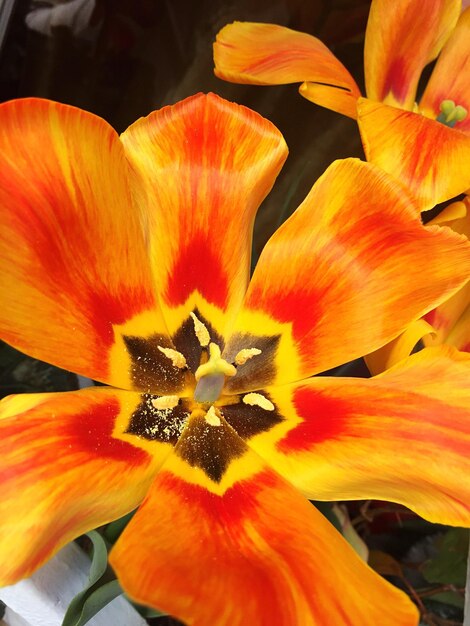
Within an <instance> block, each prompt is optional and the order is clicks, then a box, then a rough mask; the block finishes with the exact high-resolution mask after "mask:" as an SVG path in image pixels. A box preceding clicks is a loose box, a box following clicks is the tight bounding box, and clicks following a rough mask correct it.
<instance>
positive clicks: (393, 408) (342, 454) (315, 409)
mask: <svg viewBox="0 0 470 626" xmlns="http://www.w3.org/2000/svg"><path fill="white" fill-rule="evenodd" d="M469 377H470V355H468V354H464V353H459V352H457V351H456V350H454V349H452V348H448V347H441V348H427V349H425V350H423V351H422V352H419V353H418V354H414V355H412V356H411V357H409V358H408V359H406V360H405V361H402V362H401V363H400V364H398V365H397V366H395V367H394V368H392V369H391V370H388V371H387V372H384V373H383V374H381V375H380V376H377V377H375V378H371V379H353V378H343V379H341V378H328V377H317V378H313V379H310V380H308V381H303V382H301V383H298V384H297V385H288V386H287V385H286V386H284V387H278V388H268V389H267V392H268V393H269V395H270V398H271V400H272V402H273V403H274V405H275V406H276V410H277V411H278V413H279V414H281V415H283V416H284V418H285V421H284V422H280V423H279V425H278V426H276V427H274V428H272V429H271V430H270V431H269V432H267V433H260V434H258V435H256V436H255V437H253V438H252V439H250V441H249V443H250V446H251V447H253V448H254V449H255V450H256V451H257V452H258V454H260V455H261V456H263V457H264V458H265V459H266V460H267V461H269V462H270V463H271V464H272V465H273V467H274V468H275V469H277V471H279V472H281V473H282V474H283V475H284V476H285V477H286V478H288V479H289V480H291V481H292V482H293V483H294V484H295V485H296V486H297V487H298V488H299V489H301V490H302V491H303V492H304V493H305V494H306V495H307V496H308V497H310V498H313V499H316V500H335V499H338V500H357V499H370V498H372V499H379V500H389V501H392V502H398V503H401V504H404V505H405V506H407V507H409V508H410V509H412V510H413V511H416V512H417V513H418V514H419V515H421V516H423V517H424V518H426V519H428V520H430V521H431V522H437V523H442V524H451V525H457V526H468V525H470V485H469V483H468V481H466V480H458V479H456V477H458V476H468V473H469V471H470V411H469V408H470V389H469V386H468V380H469Z"/></svg>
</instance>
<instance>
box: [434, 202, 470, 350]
mask: <svg viewBox="0 0 470 626" xmlns="http://www.w3.org/2000/svg"><path fill="white" fill-rule="evenodd" d="M462 204H463V205H464V206H465V207H466V209H467V211H466V215H465V216H464V217H461V218H457V219H454V220H451V221H448V222H446V225H448V226H450V228H452V230H454V231H455V232H457V233H462V234H464V235H466V236H467V237H469V236H470V197H469V196H467V197H466V198H465V199H464V202H463V203H462ZM437 219H438V218H437ZM426 320H427V322H428V323H429V324H431V326H432V327H433V328H434V330H435V333H434V334H433V335H432V336H427V337H425V338H424V343H425V345H427V346H433V345H439V344H441V343H447V344H450V345H453V346H455V347H456V348H458V349H459V350H465V351H466V352H470V282H468V283H467V284H466V285H465V286H464V287H462V289H460V290H459V291H458V292H457V293H456V294H455V295H454V296H452V298H449V299H448V300H446V301H445V302H443V303H442V304H441V305H439V306H438V307H437V308H436V309H433V310H432V311H430V312H429V313H428V314H427V315H426Z"/></svg>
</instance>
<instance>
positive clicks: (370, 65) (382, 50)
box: [364, 0, 461, 110]
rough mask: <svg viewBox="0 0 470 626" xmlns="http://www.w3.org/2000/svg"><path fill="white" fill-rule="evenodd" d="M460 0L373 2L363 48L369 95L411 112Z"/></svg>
mask: <svg viewBox="0 0 470 626" xmlns="http://www.w3.org/2000/svg"><path fill="white" fill-rule="evenodd" d="M460 6H461V2H460V0H426V2H424V3H420V2H416V0H395V1H394V2H390V1H389V0H373V2H372V4H371V8H370V13H369V21H368V24H367V31H366V40H365V47H364V70H365V78H366V92H367V96H368V97H369V98H371V99H372V100H378V101H384V102H386V103H388V104H392V105H395V106H398V107H400V108H405V109H409V110H412V108H413V105H414V102H415V99H416V89H417V87H418V81H419V78H420V76H421V72H422V71H423V69H424V67H425V66H426V65H427V64H428V63H429V62H430V61H432V60H433V59H435V58H436V56H437V55H438V54H439V51H440V50H441V48H442V46H443V44H444V43H445V41H446V40H447V38H448V37H449V34H450V33H451V32H452V29H453V28H454V26H455V24H456V22H457V19H458V17H459V13H460Z"/></svg>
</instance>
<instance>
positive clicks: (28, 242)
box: [0, 99, 181, 388]
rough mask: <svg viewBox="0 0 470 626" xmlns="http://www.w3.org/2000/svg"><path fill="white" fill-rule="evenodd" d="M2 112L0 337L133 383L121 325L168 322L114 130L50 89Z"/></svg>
mask: <svg viewBox="0 0 470 626" xmlns="http://www.w3.org/2000/svg"><path fill="white" fill-rule="evenodd" d="M0 115H1V120H2V123H1V127H0V152H1V155H2V157H1V159H2V165H1V167H0V224H1V228H0V262H1V266H2V274H1V278H0V298H1V300H2V307H1V310H0V336H1V338H2V339H4V340H5V341H7V342H8V343H10V344H12V345H14V346H15V347H17V348H19V349H20V350H23V351H24V352H27V353H28V354H31V355H32V356H34V357H36V358H38V359H42V360H45V361H48V362H50V363H53V364H55V365H57V366H59V367H63V368H66V369H70V370H72V371H74V372H78V373H80V374H83V375H85V376H89V377H91V378H96V379H98V380H101V381H105V382H109V383H112V384H115V385H117V386H121V387H126V388H131V387H133V386H139V384H138V381H133V380H132V376H131V374H130V372H131V366H132V362H131V359H130V357H129V354H128V350H127V347H126V344H125V336H126V335H127V336H146V335H148V334H149V333H158V334H160V335H161V336H162V341H164V335H165V333H166V331H165V326H164V323H163V318H162V316H161V313H160V312H159V310H158V305H157V303H156V299H155V296H154V291H153V287H152V279H151V268H150V263H149V261H148V259H147V253H146V245H145V241H144V236H143V233H142V229H141V224H140V219H139V215H138V213H137V212H136V211H135V210H133V206H134V205H133V202H132V197H131V191H130V183H129V174H128V172H129V167H128V164H127V162H126V159H125V155H124V151H123V149H122V145H121V144H120V142H119V138H118V136H117V134H116V133H115V131H114V130H113V129H112V128H111V127H110V126H109V125H108V124H107V123H106V122H105V121H104V120H102V119H100V118H98V117H96V116H94V115H91V114H90V113H86V112H85V111H81V110H79V109H76V108H74V107H70V106H66V105H62V104H58V103H54V102H50V101H46V100H38V99H25V100H15V101H12V102H7V103H5V104H3V105H1V108H0ZM166 341H168V339H167V340H166ZM179 386H181V385H179Z"/></svg>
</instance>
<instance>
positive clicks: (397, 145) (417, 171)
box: [358, 98, 470, 211]
mask: <svg viewBox="0 0 470 626" xmlns="http://www.w3.org/2000/svg"><path fill="white" fill-rule="evenodd" d="M358 123H359V130H360V131H361V136H362V143H363V146H364V151H365V153H366V157H367V160H368V161H369V162H371V163H375V164H376V165H378V166H379V167H381V168H382V169H384V170H385V171H386V172H388V173H389V174H391V175H392V176H394V177H395V178H396V179H397V180H399V181H400V182H401V183H402V184H405V185H407V187H408V188H409V189H410V190H411V192H412V194H413V197H414V198H415V201H416V203H417V206H418V208H419V210H420V211H425V210H428V209H432V208H433V207H434V206H435V205H436V204H439V203H440V202H444V201H446V200H450V199H451V198H454V197H455V196H457V195H459V194H461V193H463V192H464V191H466V190H467V189H469V188H470V167H468V163H469V162H470V137H468V136H467V135H465V134H464V133H462V132H460V131H459V130H458V129H457V128H448V127H447V126H445V125H444V124H441V123H440V122H437V121H435V120H431V119H428V118H427V117H424V116H423V115H419V114H418V113H412V112H410V111H402V110H400V109H397V108H395V107H392V106H387V105H385V104H381V103H379V102H372V101H371V100H366V99H365V98H361V99H360V100H359V103H358Z"/></svg>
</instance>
